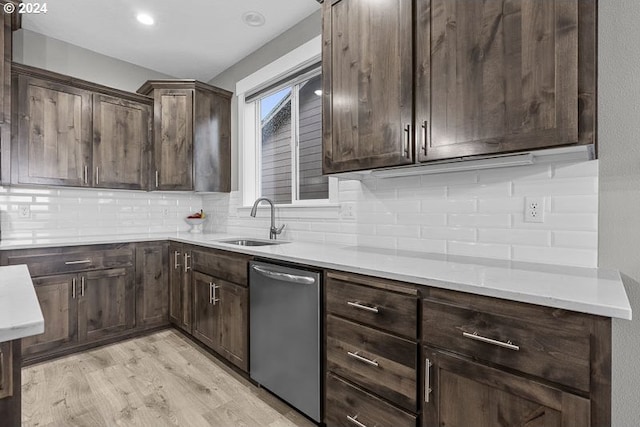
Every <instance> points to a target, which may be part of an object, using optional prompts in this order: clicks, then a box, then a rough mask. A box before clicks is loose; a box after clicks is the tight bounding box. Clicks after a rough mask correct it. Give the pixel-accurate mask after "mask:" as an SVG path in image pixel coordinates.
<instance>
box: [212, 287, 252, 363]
mask: <svg viewBox="0 0 640 427" xmlns="http://www.w3.org/2000/svg"><path fill="white" fill-rule="evenodd" d="M214 283H215V286H217V287H218V288H217V290H216V295H215V296H216V297H217V298H218V299H219V300H220V301H218V302H217V303H216V304H217V309H218V317H217V320H218V333H219V334H218V337H217V341H216V347H215V350H216V351H217V352H218V353H220V354H221V355H222V356H223V357H225V358H226V359H227V360H229V361H230V362H231V363H233V364H234V365H236V366H238V367H239V368H240V369H242V370H243V371H245V372H247V371H248V370H249V352H248V341H249V340H248V331H249V323H248V320H249V291H248V289H247V288H246V287H245V286H239V285H236V284H233V283H230V282H227V281H225V280H220V279H216V280H215V282H214Z"/></svg>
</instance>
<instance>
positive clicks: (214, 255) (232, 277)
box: [191, 249, 251, 286]
mask: <svg viewBox="0 0 640 427" xmlns="http://www.w3.org/2000/svg"><path fill="white" fill-rule="evenodd" d="M191 256H192V257H193V270H195V271H199V272H201V273H205V274H209V275H211V276H214V277H219V278H221V279H224V280H228V281H230V282H233V283H237V284H239V285H244V286H246V285H247V272H248V268H249V260H250V259H251V257H250V256H247V255H242V254H236V253H233V252H225V251H217V250H213V249H212V250H193V251H192V252H191Z"/></svg>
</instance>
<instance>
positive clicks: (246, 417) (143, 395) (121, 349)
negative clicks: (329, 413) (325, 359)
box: [22, 330, 314, 427]
mask: <svg viewBox="0 0 640 427" xmlns="http://www.w3.org/2000/svg"><path fill="white" fill-rule="evenodd" d="M22 384H23V386H22V393H23V395H22V396H23V403H22V425H23V426H47V427H52V426H56V427H58V426H60V427H62V426H64V427H66V426H87V427H98V426H144V427H161V426H188V427H197V426H220V427H235V426H246V427H254V426H266V427H293V426H301V427H310V426H313V425H314V424H313V423H311V422H310V421H309V420H307V419H306V418H304V417H303V416H302V415H300V414H299V413H297V412H296V411H294V410H292V409H291V408H290V407H289V406H287V405H286V404H284V403H283V402H281V401H280V400H279V399H277V398H275V397H274V396H272V395H271V394H269V393H268V392H267V391H265V390H263V389H260V388H258V387H255V386H254V385H252V384H251V383H249V382H248V381H247V380H245V379H244V378H242V377H240V376H239V375H238V374H236V373H235V372H233V371H232V370H231V369H229V368H228V367H226V366H225V365H223V364H222V363H221V362H219V361H217V360H216V359H215V358H214V357H213V356H211V355H209V354H207V353H206V352H205V351H204V350H202V349H200V348H198V347H197V346H195V345H194V344H192V343H191V342H190V341H189V340H188V339H187V338H185V337H184V336H182V335H180V334H179V333H177V332H175V331H172V330H168V331H162V332H159V333H156V334H153V335H149V336H146V337H143V338H138V339H133V340H129V341H125V342H121V343H118V344H114V345H110V346H107V347H102V348H99V349H96V350H92V351H88V352H85V353H81V354H77V355H73V356H68V357H65V358H62V359H58V360H54V361H51V362H46V363H42V364H39V365H34V366H30V367H28V368H25V369H23V370H22Z"/></svg>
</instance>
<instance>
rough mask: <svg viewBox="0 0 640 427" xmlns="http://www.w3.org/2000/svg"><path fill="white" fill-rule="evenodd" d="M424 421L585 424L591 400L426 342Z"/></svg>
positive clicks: (430, 424)
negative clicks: (440, 348) (434, 347)
mask: <svg viewBox="0 0 640 427" xmlns="http://www.w3.org/2000/svg"><path fill="white" fill-rule="evenodd" d="M423 369H424V372H425V385H424V386H425V390H424V396H423V397H424V399H423V401H424V404H423V405H424V407H423V408H424V410H423V418H424V421H423V427H437V426H447V427H468V426H476V427H491V426H522V427H524V426H527V427H538V426H540V427H542V426H544V427H584V426H589V425H591V421H590V401H589V399H586V398H584V397H580V396H577V395H575V394H571V393H568V392H566V391H563V390H561V389H559V388H555V387H552V386H550V385H547V384H543V383H540V382H536V381H535V380H532V379H529V378H524V377H520V376H518V375H514V374H511V373H508V372H506V371H503V370H500V369H496V368H493V367H490V366H486V365H483V364H481V363H477V362H474V361H472V360H471V359H467V358H465V357H462V356H457V355H454V354H451V353H447V352H444V351H440V350H435V349H432V348H429V347H425V348H424V360H423Z"/></svg>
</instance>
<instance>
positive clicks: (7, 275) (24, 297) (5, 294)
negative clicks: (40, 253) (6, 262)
mask: <svg viewBox="0 0 640 427" xmlns="http://www.w3.org/2000/svg"><path fill="white" fill-rule="evenodd" d="M43 332H44V318H43V317H42V311H41V310H40V304H39V303H38V298H37V297H36V291H35V289H34V288H33V282H32V281H31V276H30V275H29V270H28V269H27V266H26V265H14V266H9V267H0V342H5V341H12V340H16V339H19V338H24V337H30V336H32V335H38V334H41V333H43Z"/></svg>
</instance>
